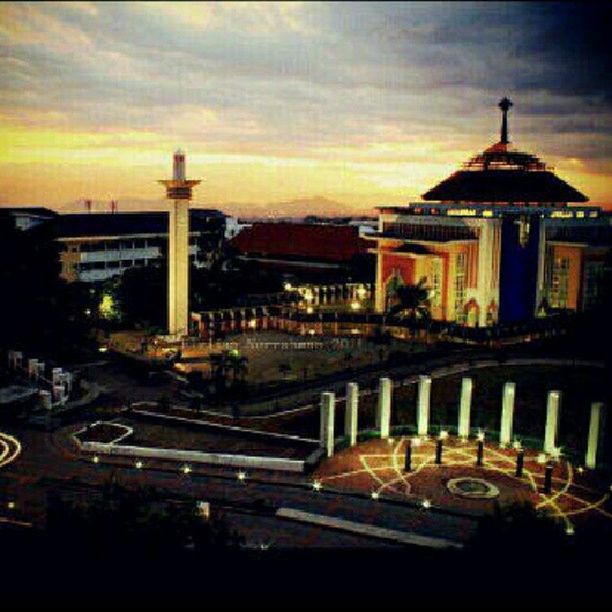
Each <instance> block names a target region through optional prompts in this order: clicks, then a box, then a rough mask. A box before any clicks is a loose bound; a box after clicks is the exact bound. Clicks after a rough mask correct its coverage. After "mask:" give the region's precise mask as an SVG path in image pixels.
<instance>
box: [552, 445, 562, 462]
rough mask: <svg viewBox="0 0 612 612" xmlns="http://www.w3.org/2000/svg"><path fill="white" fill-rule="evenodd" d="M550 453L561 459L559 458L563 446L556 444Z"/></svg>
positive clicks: (553, 456)
mask: <svg viewBox="0 0 612 612" xmlns="http://www.w3.org/2000/svg"><path fill="white" fill-rule="evenodd" d="M550 454H551V457H552V458H553V459H554V460H555V461H559V459H561V448H559V447H558V446H556V447H555V448H553V449H552V452H551V453H550Z"/></svg>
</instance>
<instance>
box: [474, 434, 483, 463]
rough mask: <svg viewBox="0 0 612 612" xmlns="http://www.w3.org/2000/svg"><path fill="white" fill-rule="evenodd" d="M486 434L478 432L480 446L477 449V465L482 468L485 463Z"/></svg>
mask: <svg viewBox="0 0 612 612" xmlns="http://www.w3.org/2000/svg"><path fill="white" fill-rule="evenodd" d="M484 438H485V436H484V432H482V431H479V432H478V446H477V449H476V465H477V466H478V467H482V464H483V462H484Z"/></svg>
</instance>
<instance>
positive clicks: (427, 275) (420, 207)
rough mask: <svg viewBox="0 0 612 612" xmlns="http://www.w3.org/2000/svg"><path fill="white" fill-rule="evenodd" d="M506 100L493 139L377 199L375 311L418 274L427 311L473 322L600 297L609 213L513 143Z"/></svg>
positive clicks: (529, 314) (578, 305)
mask: <svg viewBox="0 0 612 612" xmlns="http://www.w3.org/2000/svg"><path fill="white" fill-rule="evenodd" d="M510 105H511V103H510V102H509V101H508V100H506V99H504V100H502V102H501V103H500V108H502V111H503V121H502V130H501V132H502V133H501V139H500V141H499V142H498V143H495V144H493V145H492V146H490V147H489V148H487V149H486V150H485V151H484V152H483V153H481V154H480V155H477V156H475V157H474V158H472V159H471V160H470V161H468V162H467V163H466V164H464V167H463V168H462V169H461V170H459V171H458V172H455V173H454V174H453V175H451V176H450V177H449V178H448V179H446V180H444V181H442V182H441V183H440V184H439V185H437V186H436V187H434V188H433V189H431V190H430V191H428V192H427V193H426V194H424V195H423V201H422V202H416V203H410V204H407V205H406V206H381V207H379V213H380V215H379V227H378V232H377V233H376V234H374V235H372V236H370V238H372V239H374V240H375V241H376V244H377V246H376V248H375V249H373V250H372V252H373V253H375V254H376V257H377V266H376V292H375V296H376V304H375V306H376V310H377V312H386V311H388V310H389V309H390V308H391V307H392V306H393V305H395V304H398V303H399V298H398V294H397V290H398V287H400V286H402V285H414V284H417V283H419V282H421V283H422V285H423V286H425V287H426V288H427V289H428V292H429V299H428V306H429V309H430V312H431V316H432V318H434V319H436V320H441V321H449V322H455V323H458V324H463V325H468V326H471V327H476V326H479V327H483V326H491V325H495V324H498V323H500V324H508V323H510V324H512V323H518V322H523V321H528V320H530V319H532V318H534V317H536V316H542V315H545V314H546V313H549V312H552V311H555V310H570V311H582V310H586V309H589V308H590V307H592V306H593V305H595V304H596V303H597V301H598V299H599V295H600V293H601V289H602V279H603V276H604V270H605V259H606V257H607V255H608V253H609V250H610V245H611V243H612V225H611V221H612V217H611V216H610V214H609V213H606V212H605V211H603V210H602V209H601V208H599V207H596V206H589V205H585V204H584V202H587V201H588V198H587V197H586V196H584V195H583V194H582V193H580V192H579V191H577V190H576V189H574V188H573V187H571V186H570V185H568V184H567V183H566V182H565V181H563V180H561V179H560V178H558V177H557V176H556V175H555V174H554V173H553V172H552V171H551V170H550V169H548V168H547V167H546V164H544V162H542V161H541V160H539V159H538V158H537V157H535V156H534V155H531V154H528V153H523V152H521V151H517V150H515V149H514V148H513V147H512V146H511V145H510V143H509V141H508V131H507V111H508V109H509V106H510ZM572 203H573V204H572ZM570 204H572V205H570Z"/></svg>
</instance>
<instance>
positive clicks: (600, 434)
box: [585, 402, 605, 470]
mask: <svg viewBox="0 0 612 612" xmlns="http://www.w3.org/2000/svg"><path fill="white" fill-rule="evenodd" d="M604 423H605V412H604V405H603V403H602V402H594V403H592V404H591V422H590V424H589V439H588V441H587V452H586V460H585V465H586V466H587V467H588V468H589V469H591V470H594V469H595V468H596V467H597V455H598V454H599V453H600V452H601V449H602V446H603V439H604Z"/></svg>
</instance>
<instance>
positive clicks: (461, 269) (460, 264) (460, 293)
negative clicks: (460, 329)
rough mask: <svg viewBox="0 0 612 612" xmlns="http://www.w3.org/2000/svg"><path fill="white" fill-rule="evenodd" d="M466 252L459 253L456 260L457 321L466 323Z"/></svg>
mask: <svg viewBox="0 0 612 612" xmlns="http://www.w3.org/2000/svg"><path fill="white" fill-rule="evenodd" d="M464 303H465V253H458V254H457V259H456V261H455V321H456V322H457V323H465V313H464V311H463V305H464Z"/></svg>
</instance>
